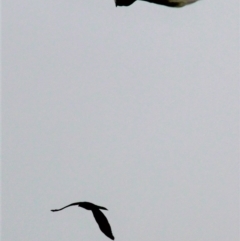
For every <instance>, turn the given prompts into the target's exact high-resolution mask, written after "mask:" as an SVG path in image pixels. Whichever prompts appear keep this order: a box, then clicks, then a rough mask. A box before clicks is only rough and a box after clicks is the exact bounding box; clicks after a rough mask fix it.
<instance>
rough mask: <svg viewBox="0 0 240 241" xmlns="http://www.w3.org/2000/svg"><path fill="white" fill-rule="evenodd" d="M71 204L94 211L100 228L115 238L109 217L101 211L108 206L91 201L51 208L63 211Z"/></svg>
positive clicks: (55, 210)
mask: <svg viewBox="0 0 240 241" xmlns="http://www.w3.org/2000/svg"><path fill="white" fill-rule="evenodd" d="M71 206H79V207H82V208H85V209H87V210H90V211H92V213H93V216H94V218H95V220H96V222H97V224H98V226H99V228H100V230H101V231H102V232H103V233H104V234H105V235H106V236H107V237H109V238H110V239H113V240H114V236H113V234H112V229H111V226H110V224H109V222H108V220H107V218H106V217H105V216H104V214H103V213H102V212H101V211H100V209H103V210H107V209H106V208H104V207H101V206H97V205H95V204H93V203H89V202H76V203H71V204H69V205H67V206H65V207H63V208H60V209H53V210H51V211H52V212H57V211H61V210H63V209H64V208H68V207H71Z"/></svg>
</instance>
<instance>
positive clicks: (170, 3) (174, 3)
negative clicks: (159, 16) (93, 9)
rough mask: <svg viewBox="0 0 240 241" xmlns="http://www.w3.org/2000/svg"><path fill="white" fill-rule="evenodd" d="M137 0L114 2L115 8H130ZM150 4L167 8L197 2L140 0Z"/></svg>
mask: <svg viewBox="0 0 240 241" xmlns="http://www.w3.org/2000/svg"><path fill="white" fill-rule="evenodd" d="M136 1H137V0H115V4H116V7H117V6H130V5H131V4H133V3H134V2H136ZM142 1H146V2H150V3H156V4H160V5H165V6H167V7H183V6H185V5H188V4H191V3H194V2H197V1H198V0H142Z"/></svg>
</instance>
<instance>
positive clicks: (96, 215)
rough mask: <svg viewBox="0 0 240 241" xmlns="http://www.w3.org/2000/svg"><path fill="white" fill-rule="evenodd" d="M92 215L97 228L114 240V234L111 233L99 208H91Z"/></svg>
mask: <svg viewBox="0 0 240 241" xmlns="http://www.w3.org/2000/svg"><path fill="white" fill-rule="evenodd" d="M92 212H93V216H94V218H95V220H96V222H97V223H98V226H99V228H100V229H101V231H102V232H103V233H104V234H105V235H106V236H107V237H109V238H110V239H113V240H114V236H113V233H112V229H111V226H110V224H109V222H108V220H107V218H106V217H105V216H104V214H103V213H102V212H101V211H100V210H99V209H93V210H92Z"/></svg>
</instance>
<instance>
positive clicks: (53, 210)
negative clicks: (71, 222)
mask: <svg viewBox="0 0 240 241" xmlns="http://www.w3.org/2000/svg"><path fill="white" fill-rule="evenodd" d="M75 205H79V202H77V203H71V204H69V205H67V206H65V207H63V208H60V209H52V210H51V211H52V212H57V211H61V210H63V209H64V208H68V207H70V206H75Z"/></svg>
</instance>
